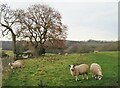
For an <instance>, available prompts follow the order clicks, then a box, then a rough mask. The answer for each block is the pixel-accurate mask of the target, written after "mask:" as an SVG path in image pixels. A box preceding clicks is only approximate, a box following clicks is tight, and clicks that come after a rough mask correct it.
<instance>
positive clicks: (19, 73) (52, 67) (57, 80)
mask: <svg viewBox="0 0 120 88" xmlns="http://www.w3.org/2000/svg"><path fill="white" fill-rule="evenodd" d="M22 62H23V64H24V66H25V67H24V68H23V69H22V70H20V69H17V70H16V71H15V72H10V73H9V75H8V76H7V77H4V76H3V86H38V84H40V85H47V86H117V85H118V84H117V81H118V52H99V53H89V54H85V55H81V56H80V55H79V54H69V55H68V56H64V55H50V54H48V55H46V56H42V57H39V58H34V59H24V60H22ZM93 62H96V63H99V64H100V65H101V67H102V69H103V75H104V76H103V79H102V80H100V81H99V80H95V79H93V78H92V77H91V74H89V80H81V81H75V78H74V77H72V76H71V74H70V71H69V66H68V65H70V64H80V63H87V64H88V65H90V64H91V63H93ZM79 78H80V79H81V76H80V77H79ZM41 82H42V83H41Z"/></svg>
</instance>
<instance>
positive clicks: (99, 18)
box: [1, 0, 118, 41]
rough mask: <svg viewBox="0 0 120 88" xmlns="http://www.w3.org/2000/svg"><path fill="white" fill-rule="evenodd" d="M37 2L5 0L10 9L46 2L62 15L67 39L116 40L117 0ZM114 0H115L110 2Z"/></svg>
mask: <svg viewBox="0 0 120 88" xmlns="http://www.w3.org/2000/svg"><path fill="white" fill-rule="evenodd" d="M44 1H46V2H39V0H37V1H31V2H29V0H24V1H19V2H18V1H17V0H16V1H13V0H12V1H9V2H8V1H7V0H4V1H3V2H1V3H8V5H10V7H11V8H12V9H16V8H23V9H24V8H27V7H28V6H30V5H32V4H36V3H41V4H47V5H49V6H51V7H53V8H55V9H56V10H58V11H59V12H60V13H61V15H62V17H63V18H62V21H63V23H64V24H66V25H67V26H68V31H67V34H68V37H67V39H68V40H78V41H81V40H89V39H94V40H117V39H118V2H117V0H109V2H108V0H106V2H105V1H104V2H103V1H99V0H98V1H95V0H92V2H90V1H89V2H88V1H87V0H86V1H84V2H83V1H82V2H79V1H78V0H75V1H74V0H73V1H71V0H70V1H68V0H66V1H63V0H62V1H56V2H55V1H54V2H53V1H48V0H44ZM112 1H116V2H112Z"/></svg>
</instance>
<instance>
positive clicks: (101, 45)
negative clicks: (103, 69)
mask: <svg viewBox="0 0 120 88" xmlns="http://www.w3.org/2000/svg"><path fill="white" fill-rule="evenodd" d="M66 45H67V48H66V49H65V50H64V52H68V53H89V52H94V51H117V50H118V41H96V40H88V41H66Z"/></svg>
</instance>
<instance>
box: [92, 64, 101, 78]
mask: <svg viewBox="0 0 120 88" xmlns="http://www.w3.org/2000/svg"><path fill="white" fill-rule="evenodd" d="M90 71H91V73H92V77H95V79H98V80H101V79H102V76H103V75H102V69H101V66H100V65H99V64H97V63H92V64H91V66H90Z"/></svg>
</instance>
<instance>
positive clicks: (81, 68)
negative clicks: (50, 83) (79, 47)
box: [69, 64, 89, 81]
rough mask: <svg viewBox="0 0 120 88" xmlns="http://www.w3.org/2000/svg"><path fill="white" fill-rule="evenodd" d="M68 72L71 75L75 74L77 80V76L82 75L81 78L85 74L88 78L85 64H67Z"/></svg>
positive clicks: (87, 67)
mask: <svg viewBox="0 0 120 88" xmlns="http://www.w3.org/2000/svg"><path fill="white" fill-rule="evenodd" d="M69 67H70V73H71V75H72V76H75V79H76V81H77V80H79V79H78V76H79V75H82V79H84V77H85V75H86V79H87V80H88V70H89V66H88V65H87V64H80V65H69Z"/></svg>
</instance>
